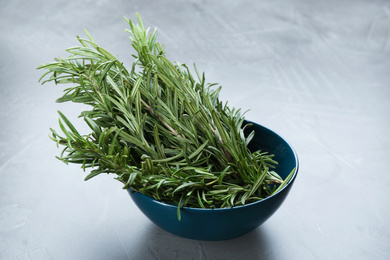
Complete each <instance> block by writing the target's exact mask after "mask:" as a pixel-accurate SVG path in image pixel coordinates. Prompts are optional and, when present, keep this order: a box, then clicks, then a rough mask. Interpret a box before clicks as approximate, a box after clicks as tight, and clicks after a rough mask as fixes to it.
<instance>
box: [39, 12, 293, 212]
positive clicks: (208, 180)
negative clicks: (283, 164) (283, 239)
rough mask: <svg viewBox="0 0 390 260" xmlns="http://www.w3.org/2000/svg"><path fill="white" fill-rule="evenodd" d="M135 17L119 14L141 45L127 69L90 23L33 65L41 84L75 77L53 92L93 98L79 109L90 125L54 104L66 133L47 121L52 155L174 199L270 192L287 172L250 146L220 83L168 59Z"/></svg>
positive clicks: (242, 200) (185, 201) (211, 204)
mask: <svg viewBox="0 0 390 260" xmlns="http://www.w3.org/2000/svg"><path fill="white" fill-rule="evenodd" d="M137 18H138V24H134V23H133V22H132V21H131V20H128V19H126V18H125V20H126V22H127V23H128V24H129V25H130V30H127V31H128V32H129V33H130V39H131V42H132V46H133V48H134V49H135V51H136V53H137V54H136V55H133V56H134V62H133V64H132V67H131V69H130V70H128V69H127V68H125V66H124V65H123V63H122V62H120V61H119V60H118V58H117V57H115V56H114V55H112V54H111V53H110V52H108V51H107V50H106V49H104V48H102V47H100V46H99V45H98V44H97V43H96V42H95V41H94V39H93V38H92V36H91V35H90V34H89V33H88V32H87V31H86V30H85V33H86V35H87V38H88V39H82V38H79V37H77V38H78V41H79V42H80V44H81V46H78V47H72V48H69V49H67V52H69V53H70V54H71V55H70V56H69V57H68V58H62V57H59V58H56V59H55V61H54V62H50V63H46V64H43V65H41V66H39V67H38V69H45V70H47V71H46V72H45V73H44V74H43V75H42V77H41V78H40V80H39V81H42V84H43V83H46V82H50V81H54V82H55V83H56V84H68V83H71V86H70V87H68V88H66V89H65V90H64V95H63V96H62V97H60V98H59V99H58V100H57V102H67V101H72V102H76V103H83V104H87V105H89V106H90V110H87V111H83V112H81V114H80V117H82V118H83V119H84V120H85V122H86V124H88V126H89V127H90V129H91V133H90V134H88V135H81V134H80V133H79V132H78V131H77V129H76V128H75V127H74V126H73V125H72V124H71V122H70V121H69V120H68V119H67V118H66V117H65V115H63V114H62V113H61V112H58V113H59V116H60V120H59V127H60V129H61V131H62V133H61V134H59V133H57V132H56V131H55V130H53V129H51V132H52V136H51V138H52V139H53V140H54V141H55V142H57V145H61V146H64V150H63V151H62V153H61V155H60V156H59V157H58V158H59V159H60V160H62V161H63V162H65V163H77V164H81V166H82V168H83V169H84V170H85V169H86V168H91V172H90V174H88V175H87V177H86V178H85V179H86V180H88V179H90V178H92V177H94V176H96V175H98V174H101V173H113V174H116V179H118V180H119V181H121V182H122V183H123V184H124V188H126V189H127V188H129V187H131V188H132V189H133V190H134V191H139V192H141V193H143V194H146V195H148V196H150V197H153V198H155V199H158V200H161V201H164V202H168V203H171V204H175V205H178V206H179V207H178V208H181V207H183V206H188V207H200V208H220V207H232V206H236V205H243V204H246V203H250V202H254V201H257V200H261V199H263V198H265V197H267V196H269V195H272V194H273V193H274V192H275V191H277V187H281V186H283V185H284V184H285V182H286V181H283V180H282V179H281V177H279V176H278V174H277V173H276V172H274V171H272V168H274V167H275V165H276V164H277V162H275V161H274V160H273V159H272V158H273V155H270V154H267V152H263V151H256V152H253V153H251V152H250V151H249V150H248V147H247V146H248V143H249V142H250V141H251V139H252V138H253V136H254V133H253V132H252V133H251V134H249V135H248V136H245V135H244V130H245V128H246V127H249V125H248V124H247V125H245V126H244V116H243V115H242V114H241V111H240V109H238V110H237V109H234V108H230V107H229V106H227V104H226V103H223V102H221V101H220V100H219V97H218V95H219V91H220V89H221V87H215V84H209V83H206V81H205V77H204V73H203V74H199V73H198V71H197V69H196V67H195V66H194V69H195V74H196V77H194V76H193V74H192V73H191V72H190V69H189V68H188V67H187V66H186V65H185V64H179V63H172V62H170V61H169V60H168V59H167V58H166V56H165V51H164V45H160V44H159V43H157V42H156V30H155V31H154V32H153V33H149V29H145V27H144V24H143V22H142V20H141V18H140V17H139V16H138V14H137ZM44 78H46V79H45V80H43V79H44ZM274 184H276V185H274Z"/></svg>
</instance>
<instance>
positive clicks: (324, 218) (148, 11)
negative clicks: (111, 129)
mask: <svg viewBox="0 0 390 260" xmlns="http://www.w3.org/2000/svg"><path fill="white" fill-rule="evenodd" d="M314 3H315V4H314ZM137 11H138V12H140V13H141V15H142V17H143V20H144V22H145V24H146V25H148V26H150V27H155V26H158V28H159V36H158V40H159V41H160V42H163V43H165V44H166V46H167V53H168V56H169V57H170V58H171V59H173V60H179V61H180V62H184V63H188V64H192V63H193V62H196V64H197V66H198V68H199V69H200V70H202V71H206V78H207V79H208V81H209V82H218V83H220V84H221V85H222V86H223V90H222V93H221V98H222V99H223V100H229V103H230V104H231V105H232V106H236V107H241V108H243V109H244V110H246V109H250V112H248V113H247V118H248V119H250V120H253V121H256V122H258V123H260V124H263V125H265V126H267V127H269V128H271V129H273V130H274V131H276V132H278V133H279V134H281V135H282V136H284V137H285V138H286V139H287V140H289V142H290V143H291V144H292V145H293V146H294V148H295V149H296V151H297V153H298V156H299V158H300V163H301V168H300V172H299V175H298V178H297V180H296V183H295V185H294V187H293V189H292V191H291V193H290V195H289V197H288V198H287V200H286V201H285V203H284V204H283V205H282V207H281V208H280V209H279V211H278V212H277V213H276V214H275V215H274V216H273V217H272V218H271V219H269V220H268V221H267V222H266V223H265V224H264V225H262V226H261V227H260V228H258V229H256V230H255V231H254V232H252V233H250V234H248V235H245V236H243V237H240V238H238V239H234V240H229V241H222V242H200V241H192V240H187V239H182V238H179V237H175V236H173V235H170V234H168V233H167V232H165V231H163V230H161V229H159V228H157V227H156V226H154V225H153V224H152V223H150V222H149V220H147V219H146V218H145V217H144V216H143V215H142V213H140V211H139V210H138V209H137V208H136V207H135V206H134V204H133V202H132V201H131V200H130V198H129V197H128V194H127V193H126V191H124V190H122V189H121V184H120V183H119V182H117V181H115V180H113V178H112V176H107V175H104V176H99V177H97V178H95V179H92V180H90V181H88V182H84V181H83V178H84V177H85V173H83V172H82V170H81V169H79V168H78V167H77V166H66V165H65V164H63V163H61V162H60V161H58V160H56V159H55V158H54V156H55V155H58V154H59V152H60V150H58V149H57V148H56V146H55V144H54V143H53V142H51V141H50V140H49V138H48V134H49V130H48V129H49V127H54V128H56V129H58V125H57V112H56V110H57V109H60V110H61V111H63V112H64V113H65V114H66V115H67V116H68V117H69V118H70V119H71V120H72V121H73V122H76V123H75V124H76V125H78V124H79V125H80V126H82V121H80V120H77V115H78V113H79V111H80V109H81V108H82V107H80V106H77V105H74V104H56V103H55V102H54V101H55V99H56V98H57V97H59V96H60V94H61V93H62V89H61V87H59V86H54V85H45V86H40V85H39V84H38V83H37V80H38V78H39V76H40V75H41V72H40V71H36V70H35V68H36V67H37V66H38V65H40V64H42V63H44V62H47V61H51V60H52V59H53V58H54V57H56V56H58V55H60V54H61V55H65V54H66V53H65V52H64V50H65V48H67V47H70V46H74V45H77V41H76V38H75V36H76V34H78V35H80V36H82V35H83V32H82V28H86V29H88V30H89V31H90V33H91V34H92V35H93V36H94V37H95V39H96V41H97V42H98V43H100V44H101V45H102V46H105V47H106V48H107V49H108V50H110V51H111V52H112V53H114V54H117V55H118V56H119V58H120V59H122V60H124V61H126V63H127V64H130V63H131V53H132V51H131V46H130V43H129V40H128V34H126V33H125V32H124V28H126V23H125V22H124V21H123V20H122V17H123V16H126V17H129V18H133V19H134V17H135V12H137ZM0 31H1V33H0V57H1V63H0V108H1V110H0V126H1V128H0V130H1V131H0V259H37V260H44V259H390V246H389V245H390V225H389V216H390V206H389V195H390V192H389V190H390V189H389V187H388V186H389V182H390V175H389V166H390V163H389V156H390V139H389V132H390V131H389V130H390V129H389V128H390V122H389V119H390V118H389V116H390V105H389V104H390V102H389V97H390V87H389V82H390V73H389V68H390V59H389V58H390V2H389V1H375V0H374V1H362V0H356V1H298V0H297V1H213V2H211V1H207V2H206V1H155V2H152V1H48V0H47V1H0Z"/></svg>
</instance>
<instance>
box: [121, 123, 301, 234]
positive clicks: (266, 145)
mask: <svg viewBox="0 0 390 260" xmlns="http://www.w3.org/2000/svg"><path fill="white" fill-rule="evenodd" d="M249 123H251V124H253V126H252V127H250V128H249V129H248V133H249V132H251V131H252V130H254V131H255V137H254V138H253V139H252V141H251V143H250V146H249V149H251V150H252V151H255V150H259V149H261V150H262V151H267V152H269V153H271V154H274V155H275V157H274V158H275V160H276V161H278V163H279V165H278V166H277V168H276V169H275V171H276V172H277V173H278V174H279V175H280V176H281V177H282V178H286V177H287V176H288V174H289V173H290V172H291V170H292V169H293V168H295V172H294V175H293V177H292V178H291V180H290V181H289V183H288V184H287V185H286V186H285V187H284V188H283V189H281V190H280V191H279V192H278V193H277V194H275V195H273V196H270V197H268V198H266V199H264V200H261V201H257V202H254V203H251V204H247V205H244V206H238V207H233V208H224V209H201V208H199V209H198V208H182V209H181V221H179V220H178V217H177V207H176V206H174V205H170V204H167V203H163V202H160V201H157V200H154V199H153V198H151V197H148V196H146V195H143V194H141V193H139V192H132V190H131V189H129V190H128V191H129V194H130V196H131V198H132V199H133V201H134V202H135V204H136V205H137V206H138V207H139V209H140V210H141V211H142V212H143V213H144V214H145V215H146V216H147V217H148V218H149V219H150V220H151V221H152V222H154V223H155V224H156V225H157V226H159V227H161V228H162V229H164V230H166V231H168V232H170V233H172V234H175V235H178V236H181V237H185V238H190V239H197V240H209V241H211V240H214V241H215V240H226V239H232V238H235V237H238V236H241V235H244V234H246V233H248V232H250V231H252V230H254V229H255V228H257V227H258V226H260V225H261V224H263V223H264V222H265V221H266V220H267V219H268V218H269V217H271V216H272V215H273V214H274V213H275V211H276V210H277V209H278V208H279V207H280V205H281V204H282V203H283V201H284V200H285V198H286V196H287V195H288V193H289V191H290V189H291V187H292V184H293V182H294V180H295V178H296V175H297V173H298V158H297V156H296V154H295V152H294V150H293V148H292V147H291V146H290V145H289V144H288V143H287V142H286V141H285V140H284V139H283V138H281V137H280V136H279V135H277V134H276V133H274V132H273V131H271V130H269V129H267V128H265V127H263V126H261V125H258V124H255V123H252V122H249ZM248 133H247V134H248Z"/></svg>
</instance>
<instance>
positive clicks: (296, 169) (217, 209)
mask: <svg viewBox="0 0 390 260" xmlns="http://www.w3.org/2000/svg"><path fill="white" fill-rule="evenodd" d="M245 121H246V122H247V123H250V124H256V125H258V126H260V127H263V128H265V129H266V130H268V131H269V132H271V133H273V134H274V135H276V136H278V137H279V138H280V139H282V140H283V141H284V142H285V143H286V144H287V145H288V147H289V148H290V149H291V151H292V153H293V156H294V161H295V164H296V166H295V169H294V173H293V176H292V177H291V179H290V180H289V181H288V182H287V184H286V185H285V186H284V187H283V188H281V189H280V190H279V191H278V192H277V193H275V194H272V195H271V196H268V197H266V198H264V199H262V200H258V201H255V202H251V203H248V204H245V205H239V206H233V207H230V208H193V207H182V208H181V209H185V210H189V211H227V210H239V209H243V208H247V207H251V206H254V205H256V204H260V203H263V202H264V201H267V200H270V199H272V198H274V197H276V196H278V195H279V194H281V193H282V192H283V191H284V190H285V189H286V188H287V187H288V186H290V185H291V184H292V183H293V182H294V180H295V178H296V177H297V175H298V170H299V160H298V155H297V153H296V151H295V150H294V148H293V147H292V146H291V144H290V143H289V142H288V141H287V140H286V139H285V138H283V137H282V136H281V135H280V134H278V133H276V132H275V131H273V130H271V129H269V128H268V127H265V126H263V125H260V124H258V123H255V122H253V121H249V120H245ZM128 192H129V194H130V195H132V194H133V193H137V194H138V195H139V196H141V197H146V198H147V199H149V200H151V201H153V202H154V203H157V204H160V205H162V206H166V207H170V208H172V209H174V210H177V207H178V206H177V205H174V204H169V203H167V202H163V201H160V200H157V199H155V198H152V197H150V196H148V195H145V194H143V193H141V192H139V191H135V190H133V189H132V188H128Z"/></svg>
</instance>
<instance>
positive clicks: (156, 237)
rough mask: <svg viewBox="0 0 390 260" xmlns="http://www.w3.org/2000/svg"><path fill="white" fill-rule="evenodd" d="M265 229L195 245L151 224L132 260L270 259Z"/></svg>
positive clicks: (262, 227)
mask: <svg viewBox="0 0 390 260" xmlns="http://www.w3.org/2000/svg"><path fill="white" fill-rule="evenodd" d="M272 238H273V236H272V234H271V233H270V232H268V231H267V228H266V225H263V226H261V227H259V228H257V229H256V230H254V231H252V232H250V233H248V234H246V235H244V236H241V237H239V238H235V239H230V240H225V241H197V240H190V239H185V238H181V237H178V236H175V235H172V234H170V233H168V232H166V231H164V230H162V229H160V228H159V227H157V226H156V225H154V224H152V223H150V225H149V226H148V227H145V233H144V236H143V237H142V238H141V237H140V238H139V239H140V240H142V243H139V244H138V245H137V247H133V246H132V250H131V252H129V255H130V258H131V259H241V258H242V259H265V260H267V259H272V258H274V257H273V256H274V252H273V251H272V250H275V245H273V246H271V241H272V240H273V239H272ZM140 242H141V241H140Z"/></svg>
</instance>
